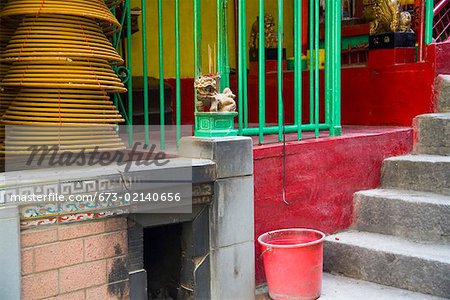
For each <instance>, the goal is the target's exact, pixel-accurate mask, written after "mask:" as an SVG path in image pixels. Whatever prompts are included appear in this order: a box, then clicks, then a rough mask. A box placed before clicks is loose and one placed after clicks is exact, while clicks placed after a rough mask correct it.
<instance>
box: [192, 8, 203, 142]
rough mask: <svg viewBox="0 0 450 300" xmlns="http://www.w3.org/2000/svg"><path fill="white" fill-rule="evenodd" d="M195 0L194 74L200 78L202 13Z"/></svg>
mask: <svg viewBox="0 0 450 300" xmlns="http://www.w3.org/2000/svg"><path fill="white" fill-rule="evenodd" d="M193 1H194V5H193V6H194V76H195V79H197V78H199V76H200V75H201V74H202V15H201V1H200V0H193ZM196 102H197V91H196V90H195V89H194V107H195V111H197V105H196ZM197 127H198V124H197V121H195V126H194V133H195V132H196V131H197Z"/></svg>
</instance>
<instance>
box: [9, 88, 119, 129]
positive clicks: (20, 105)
mask: <svg viewBox="0 0 450 300" xmlns="http://www.w3.org/2000/svg"><path fill="white" fill-rule="evenodd" d="M93 97H97V99H96V100H94V99H92V98H93ZM0 122H1V123H2V124H8V125H11V124H12V125H27V124H29V125H30V124H36V125H39V124H41V123H45V124H44V125H48V124H55V125H59V126H77V125H82V126H89V125H92V126H98V125H101V124H105V125H106V124H109V123H121V122H124V119H123V117H122V116H121V115H120V113H119V112H118V111H117V109H116V107H115V106H114V105H113V103H112V102H111V101H109V97H108V96H107V95H105V94H103V95H102V92H101V91H98V92H92V91H89V90H87V91H86V90H84V91H83V90H76V91H75V90H69V91H65V90H60V89H42V90H40V89H31V90H27V89H25V90H21V91H20V92H19V93H18V94H17V95H16V97H15V98H14V101H13V102H12V103H11V104H10V105H9V107H8V110H7V111H6V112H5V113H4V115H3V118H2V120H1V121H0Z"/></svg>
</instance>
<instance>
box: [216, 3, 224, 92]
mask: <svg viewBox="0 0 450 300" xmlns="http://www.w3.org/2000/svg"><path fill="white" fill-rule="evenodd" d="M223 1H224V0H217V1H216V21H217V24H216V26H217V33H216V34H217V58H216V59H217V72H218V73H219V74H220V84H219V85H220V86H219V90H222V89H223V88H224V87H225V86H224V77H225V56H224V40H223V31H224V28H223V24H224V23H223Z"/></svg>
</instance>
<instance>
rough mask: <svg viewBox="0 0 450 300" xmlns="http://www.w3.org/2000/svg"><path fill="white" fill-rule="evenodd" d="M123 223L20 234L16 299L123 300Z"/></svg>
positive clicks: (89, 223) (102, 222)
mask: <svg viewBox="0 0 450 300" xmlns="http://www.w3.org/2000/svg"><path fill="white" fill-rule="evenodd" d="M127 244H128V243H127V219H126V218H125V217H117V218H110V219H104V220H98V221H86V222H80V223H72V224H67V225H54V226H49V227H44V228H42V229H28V230H24V231H22V233H21V247H22V250H21V251H22V253H21V254H22V298H23V299H24V300H28V299H46V298H49V299H71V300H75V299H86V300H87V299H96V300H97V299H127V298H128V295H129V290H128V262H127V254H128V248H127Z"/></svg>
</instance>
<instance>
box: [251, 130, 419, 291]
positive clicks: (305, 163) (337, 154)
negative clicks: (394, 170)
mask: <svg viewBox="0 0 450 300" xmlns="http://www.w3.org/2000/svg"><path fill="white" fill-rule="evenodd" d="M411 148H412V130H411V129H408V128H407V129H398V128H396V129H393V128H391V129H379V128H378V129H376V128H369V127H366V128H362V129H361V128H360V129H359V130H354V129H348V128H344V135H343V136H342V137H338V138H322V139H318V140H316V139H311V140H305V141H302V142H290V143H287V148H286V153H287V158H286V165H287V170H286V196H287V198H286V199H287V202H288V203H289V205H287V204H285V203H284V202H283V201H282V196H281V195H282V167H281V166H282V156H281V155H282V146H281V145H280V144H275V145H266V146H258V147H255V150H254V172H255V174H254V180H255V240H256V239H257V237H258V236H259V235H260V234H262V233H264V232H266V231H270V230H274V229H280V228H289V227H307V228H315V229H319V230H322V231H324V232H326V233H329V232H334V231H337V230H340V229H344V228H347V227H348V226H349V225H350V224H351V221H352V207H353V193H354V192H356V191H359V190H364V189H372V188H376V187H378V186H379V184H380V173H381V163H382V161H383V159H384V158H386V157H390V156H395V155H401V154H404V153H408V152H410V151H411ZM260 254H261V253H260V251H259V247H258V246H257V245H256V257H257V261H256V274H257V276H256V279H257V283H258V284H260V283H262V282H264V271H263V268H262V264H261V260H260Z"/></svg>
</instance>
